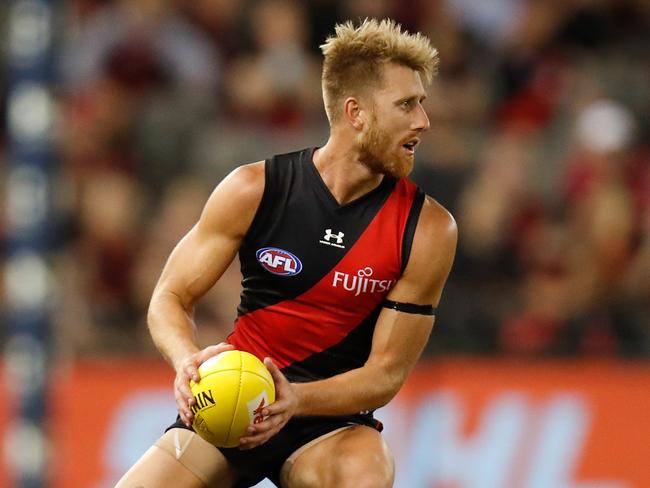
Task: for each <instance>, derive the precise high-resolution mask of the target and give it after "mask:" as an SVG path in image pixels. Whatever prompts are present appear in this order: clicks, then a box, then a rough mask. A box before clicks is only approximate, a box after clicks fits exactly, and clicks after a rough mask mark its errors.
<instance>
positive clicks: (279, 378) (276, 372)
mask: <svg viewBox="0 0 650 488" xmlns="http://www.w3.org/2000/svg"><path fill="white" fill-rule="evenodd" d="M264 366H266V369H268V370H269V373H271V377H272V378H273V382H274V383H275V385H276V386H277V385H278V384H283V383H286V382H287V379H286V378H285V376H284V375H283V374H282V372H281V371H280V369H279V368H278V367H277V366H276V365H275V363H274V362H273V360H272V359H271V358H269V357H266V358H264Z"/></svg>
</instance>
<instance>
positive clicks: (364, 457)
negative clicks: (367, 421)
mask: <svg viewBox="0 0 650 488" xmlns="http://www.w3.org/2000/svg"><path fill="white" fill-rule="evenodd" d="M316 441H317V442H314V443H311V444H309V445H307V446H306V448H305V449H304V450H299V451H297V452H296V454H297V455H296V456H295V457H294V456H291V457H290V458H289V459H288V460H287V462H286V463H285V465H284V466H283V468H282V475H281V476H282V486H283V488H390V487H392V486H393V480H394V478H395V467H394V464H393V457H392V455H391V454H390V451H389V449H388V446H387V445H386V443H385V442H384V440H383V438H382V437H381V434H380V433H379V432H377V431H376V430H375V429H372V428H370V427H367V426H363V425H355V426H352V427H348V428H344V429H341V430H339V431H337V432H336V433H334V434H333V435H331V436H327V435H326V436H323V438H320V439H316Z"/></svg>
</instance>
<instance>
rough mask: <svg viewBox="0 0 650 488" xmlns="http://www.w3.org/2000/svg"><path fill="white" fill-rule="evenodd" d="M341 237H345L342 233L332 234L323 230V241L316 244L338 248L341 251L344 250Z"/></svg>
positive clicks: (328, 230) (330, 230) (330, 231)
mask: <svg viewBox="0 0 650 488" xmlns="http://www.w3.org/2000/svg"><path fill="white" fill-rule="evenodd" d="M343 237H345V234H344V233H343V232H337V233H336V234H335V233H333V232H332V229H325V235H324V236H323V239H321V240H320V241H318V242H320V243H321V244H325V245H327V246H334V247H340V248H341V249H344V248H345V246H344V245H343Z"/></svg>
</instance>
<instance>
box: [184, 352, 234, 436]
mask: <svg viewBox="0 0 650 488" xmlns="http://www.w3.org/2000/svg"><path fill="white" fill-rule="evenodd" d="M233 349H234V347H233V346H232V345H230V344H226V343H225V342H221V343H219V344H217V345H214V346H208V347H206V348H205V349H203V350H201V351H199V352H196V353H194V354H190V355H189V356H187V357H186V358H185V359H183V361H182V362H181V364H180V366H179V367H178V369H177V370H176V379H175V380H174V396H175V397H176V407H177V408H178V414H179V415H180V416H181V420H182V421H183V423H184V424H185V425H187V426H188V427H191V426H192V421H193V420H194V414H193V413H192V405H194V403H195V400H194V396H193V395H192V390H190V380H193V381H194V382H198V381H199V380H200V377H199V372H198V367H199V366H200V365H201V364H202V363H204V362H205V361H207V360H208V359H209V358H211V357H213V356H216V355H217V354H221V353H222V352H225V351H231V350H233Z"/></svg>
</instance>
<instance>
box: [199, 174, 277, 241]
mask: <svg viewBox="0 0 650 488" xmlns="http://www.w3.org/2000/svg"><path fill="white" fill-rule="evenodd" d="M264 167H265V162H264V161H258V162H256V163H250V164H244V165H242V166H239V167H237V168H235V169H234V170H233V171H231V172H230V173H229V174H228V175H227V176H226V177H225V178H224V179H223V180H222V181H221V182H220V183H219V184H218V185H217V187H216V188H215V189H214V191H213V192H212V194H211V195H210V198H208V201H207V203H206V204H205V207H204V209H203V213H202V214H201V219H200V222H199V225H201V226H203V227H207V228H223V227H224V226H227V227H228V228H230V229H231V230H233V232H235V233H236V234H241V235H243V234H244V233H245V232H246V230H247V229H248V227H249V226H250V223H251V222H252V220H253V217H254V216H255V212H256V211H257V208H258V207H259V204H260V201H261V200H262V196H263V194H264V179H265V176H264V174H265V171H264Z"/></svg>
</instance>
